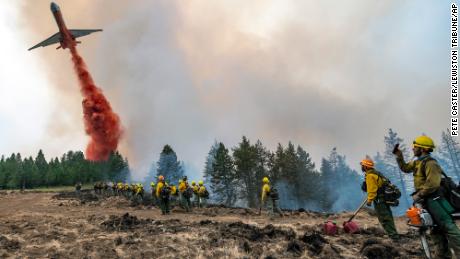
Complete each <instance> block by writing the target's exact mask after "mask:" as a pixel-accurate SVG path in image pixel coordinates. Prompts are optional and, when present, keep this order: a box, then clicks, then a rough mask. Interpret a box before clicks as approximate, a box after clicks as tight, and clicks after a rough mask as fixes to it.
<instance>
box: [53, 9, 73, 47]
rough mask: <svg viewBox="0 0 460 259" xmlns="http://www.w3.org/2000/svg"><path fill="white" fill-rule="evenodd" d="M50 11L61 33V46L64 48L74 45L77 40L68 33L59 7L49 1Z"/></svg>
mask: <svg viewBox="0 0 460 259" xmlns="http://www.w3.org/2000/svg"><path fill="white" fill-rule="evenodd" d="M51 12H52V13H53V16H54V19H55V20H56V24H57V26H58V28H59V32H60V34H61V41H60V44H61V47H62V48H63V49H65V48H68V47H70V46H76V45H77V42H76V41H75V38H74V37H72V35H71V34H70V33H69V30H68V29H67V27H66V25H65V22H64V18H62V13H61V9H60V8H59V6H58V5H57V4H55V3H51Z"/></svg>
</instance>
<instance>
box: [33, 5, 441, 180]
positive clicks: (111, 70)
mask: <svg viewBox="0 0 460 259" xmlns="http://www.w3.org/2000/svg"><path fill="white" fill-rule="evenodd" d="M48 4H49V3H47V2H46V3H45V2H44V1H34V2H33V3H31V2H28V3H27V4H25V3H24V5H25V7H24V8H25V11H26V12H27V13H26V14H25V16H26V18H24V19H27V22H28V23H30V24H31V29H32V30H37V27H38V26H44V24H46V25H47V26H48V27H47V28H53V26H54V24H53V22H52V20H51V19H50V18H48V16H49V15H50V14H49V12H48V11H46V12H45V11H41V10H42V9H41V8H38V7H41V5H48ZM286 4H287V5H290V8H288V9H289V10H288V11H286V14H285V17H283V18H276V17H275V16H273V17H272V16H270V14H271V13H269V12H268V11H267V5H268V4H267V3H266V1H256V2H254V3H252V4H248V3H246V1H244V2H243V1H223V2H218V3H217V2H209V1H207V2H200V1H197V2H187V3H184V2H181V1H166V0H159V1H146V0H145V1H135V2H130V3H120V2H117V3H114V2H113V1H97V2H89V1H86V2H79V3H70V2H63V3H62V4H61V8H62V9H63V12H64V15H65V16H66V18H67V19H68V20H71V21H72V22H70V21H68V25H69V27H75V26H78V27H81V26H82V27H86V28H91V27H99V26H100V27H102V28H103V29H104V32H103V33H101V34H98V35H95V36H91V37H87V38H85V39H83V42H84V43H83V45H81V47H80V49H83V50H84V51H83V56H84V57H85V58H87V60H88V63H89V66H90V70H91V71H92V72H93V74H94V77H95V80H96V82H97V84H98V85H100V86H101V87H102V88H103V89H104V92H105V93H107V95H108V97H109V99H110V100H111V102H112V105H113V108H114V110H115V111H117V112H118V113H119V114H120V116H121V119H122V122H123V125H124V127H125V135H124V138H123V141H122V144H121V147H120V149H121V152H122V153H123V154H124V155H126V156H128V158H129V162H130V164H131V165H133V166H134V167H135V170H134V174H135V175H134V177H135V178H139V179H141V178H142V177H143V176H144V175H145V174H146V173H147V171H148V169H149V168H150V164H151V163H152V161H156V160H158V157H159V153H160V152H161V149H162V147H163V146H164V145H165V144H170V145H171V146H173V147H174V150H175V151H176V153H177V155H178V159H180V160H183V161H185V162H186V164H187V165H188V167H187V168H188V170H190V173H189V172H186V173H187V174H189V175H193V176H196V178H199V175H200V174H201V171H202V167H203V166H204V160H205V157H206V155H207V152H208V148H209V146H210V145H211V144H212V143H213V141H214V139H218V140H219V141H222V142H224V143H225V144H226V145H227V146H234V145H236V143H237V142H238V141H239V140H240V139H241V136H242V135H245V136H247V137H248V138H249V139H260V140H261V141H262V143H264V144H265V145H267V147H268V148H269V149H271V150H274V149H275V147H276V144H277V143H287V142H288V141H289V140H291V141H293V142H294V143H299V144H300V145H302V146H306V147H308V149H307V152H309V153H310V154H312V157H313V158H314V159H315V160H316V161H315V162H316V163H317V164H319V163H318V162H319V159H320V158H321V157H324V156H326V155H327V153H328V152H329V150H330V149H331V148H332V147H333V146H337V147H340V149H341V150H344V154H345V155H346V156H347V157H348V158H349V159H350V160H349V161H356V163H354V162H352V168H355V169H357V163H358V161H359V159H360V158H361V157H362V155H363V154H367V153H372V150H379V149H382V147H383V136H384V135H385V133H386V130H387V129H388V128H390V127H391V128H394V129H395V130H396V131H398V132H399V133H400V134H401V136H402V137H403V138H405V139H408V140H410V139H412V138H413V137H415V136H416V135H419V134H420V133H421V132H425V133H427V134H428V135H432V136H433V137H434V138H438V137H439V136H440V133H441V131H442V130H443V129H445V128H446V127H447V126H448V124H447V123H448V115H449V113H448V109H449V103H448V99H447V98H448V90H449V89H448V87H447V86H448V76H447V73H446V72H447V70H446V69H447V66H445V65H443V66H441V65H440V64H445V61H444V57H445V55H447V52H446V51H445V49H446V48H447V46H448V40H449V39H448V35H447V34H446V35H443V34H441V32H445V31H446V30H447V32H448V23H447V24H446V23H445V22H444V20H443V19H442V17H445V15H446V12H448V8H446V7H445V5H443V4H442V3H441V2H436V3H435V2H429V1H423V3H422V4H421V3H420V2H415V1H404V2H398V3H396V2H391V3H376V2H370V1H365V0H354V1H351V2H346V3H345V2H344V3H338V2H337V1H333V2H332V1H331V2H329V1H323V2H321V3H319V2H313V1H306V2H302V3H300V2H296V3H286ZM243 6H246V7H247V8H246V11H244V12H242V11H241V10H243V9H245V8H243ZM90 7H91V8H90ZM358 7H359V8H358ZM46 8H48V7H46ZM268 9H269V8H268ZM444 9H445V10H444ZM37 10H38V11H37ZM33 11H35V12H37V13H39V14H35V15H32V16H31V17H27V15H28V14H31V13H32V12H33ZM266 11H267V13H264V12H266ZM414 14H417V17H419V18H423V19H415V18H414ZM44 17H45V18H44ZM264 17H268V18H267V19H265V18H264ZM44 19H47V21H46V22H44ZM264 19H265V20H264ZM272 20H273V21H276V22H272V23H271V25H270V26H269V27H268V29H267V28H265V27H264V26H265V24H264V21H268V22H270V21H272ZM34 21H38V23H36V25H34V23H33V22H34ZM70 24H72V25H74V26H70ZM254 24H255V25H257V24H259V25H260V28H265V29H260V30H258V28H254V27H251V26H255V25H254ZM268 24H270V23H268ZM267 26H268V25H267ZM444 27H445V28H444ZM420 28H423V30H421V29H420ZM41 30H43V29H41ZM54 30H55V28H54ZM51 31H52V30H51ZM34 39H35V36H34ZM53 51H54V50H53ZM46 53H51V52H46ZM444 54H445V55H444ZM50 55H51V54H50ZM52 55H56V54H52ZM64 56H65V55H61V56H59V57H54V56H52V58H50V62H49V68H48V70H49V71H50V74H56V72H57V71H60V72H59V74H60V73H63V74H64V75H57V76H56V75H53V77H56V78H57V79H56V82H64V78H67V79H68V78H72V77H71V76H72V75H70V76H69V74H70V72H71V67H70V64H69V62H68V60H66V59H67V57H64ZM52 62H54V64H52ZM414 64H416V65H414ZM62 67H69V68H68V69H64V71H63V69H62ZM72 84H73V83H72ZM442 86H446V87H445V88H443V87H442ZM58 93H59V96H61V97H63V98H64V99H63V101H62V102H63V103H69V101H70V100H71V102H75V96H77V95H78V93H76V92H73V91H71V92H70V93H65V92H63V91H59V92H58ZM70 106H71V107H70ZM64 107H65V109H67V108H68V110H70V111H72V112H71V113H70V114H71V115H72V118H74V119H72V120H70V122H75V123H65V122H66V120H68V118H67V119H64V118H60V116H58V119H57V121H54V122H53V125H63V126H60V129H59V131H58V132H59V135H62V136H66V134H70V133H73V134H77V133H76V132H77V131H78V130H80V128H79V127H80V126H81V122H80V118H81V117H80V115H79V110H80V107H79V102H77V104H75V105H70V104H67V105H65V106H64ZM61 117H62V115H61ZM427 120H428V121H429V123H427ZM75 125H77V126H78V125H80V126H79V127H75ZM67 128H68V129H69V131H66V130H65V129H67ZM81 131H83V128H82V127H81ZM69 132H70V133H69ZM53 137H55V135H53ZM84 144H85V143H82V146H84ZM355 164H356V166H355Z"/></svg>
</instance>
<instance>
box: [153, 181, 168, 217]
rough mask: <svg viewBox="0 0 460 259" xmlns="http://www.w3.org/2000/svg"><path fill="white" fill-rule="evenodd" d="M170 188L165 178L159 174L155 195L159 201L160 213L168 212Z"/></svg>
mask: <svg viewBox="0 0 460 259" xmlns="http://www.w3.org/2000/svg"><path fill="white" fill-rule="evenodd" d="M170 193H171V190H170V188H169V186H168V185H167V184H166V183H165V178H164V177H163V176H162V175H160V176H158V183H157V190H156V196H157V199H158V200H159V201H160V208H161V214H163V215H165V214H169V213H170V212H169V195H170Z"/></svg>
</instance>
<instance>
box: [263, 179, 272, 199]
mask: <svg viewBox="0 0 460 259" xmlns="http://www.w3.org/2000/svg"><path fill="white" fill-rule="evenodd" d="M269 192H270V185H269V184H268V183H266V184H264V186H262V202H264V201H265V199H266V198H267V195H268V193H269Z"/></svg>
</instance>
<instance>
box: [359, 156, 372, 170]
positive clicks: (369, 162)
mask: <svg viewBox="0 0 460 259" xmlns="http://www.w3.org/2000/svg"><path fill="white" fill-rule="evenodd" d="M360 164H361V165H363V166H367V167H369V168H374V161H372V159H371V158H370V157H366V158H364V159H363V160H361V163H360Z"/></svg>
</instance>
